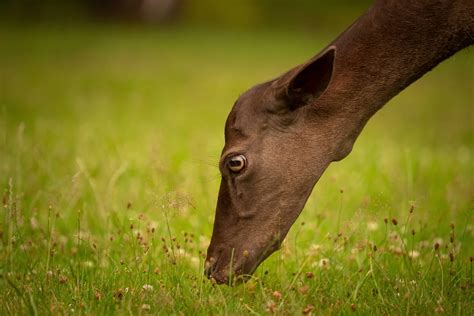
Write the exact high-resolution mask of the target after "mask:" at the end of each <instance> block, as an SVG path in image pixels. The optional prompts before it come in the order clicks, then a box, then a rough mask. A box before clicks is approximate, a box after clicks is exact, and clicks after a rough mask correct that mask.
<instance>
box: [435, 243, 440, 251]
mask: <svg viewBox="0 0 474 316" xmlns="http://www.w3.org/2000/svg"><path fill="white" fill-rule="evenodd" d="M434 249H435V250H438V249H439V243H437V242H436V243H435V244H434Z"/></svg>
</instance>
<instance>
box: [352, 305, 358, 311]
mask: <svg viewBox="0 0 474 316" xmlns="http://www.w3.org/2000/svg"><path fill="white" fill-rule="evenodd" d="M356 309H357V308H356V304H354V303H352V304H351V310H352V311H353V312H355V311H356Z"/></svg>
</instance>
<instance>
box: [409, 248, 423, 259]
mask: <svg viewBox="0 0 474 316" xmlns="http://www.w3.org/2000/svg"><path fill="white" fill-rule="evenodd" d="M419 256H420V253H419V252H418V251H416V250H412V251H410V252H409V253H408V257H410V258H412V259H416V258H418V257H419Z"/></svg>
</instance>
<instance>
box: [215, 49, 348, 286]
mask: <svg viewBox="0 0 474 316" xmlns="http://www.w3.org/2000/svg"><path fill="white" fill-rule="evenodd" d="M335 60H336V48H335V47H330V48H328V49H326V50H325V51H324V52H323V53H321V54H320V55H319V56H317V57H316V58H314V59H313V60H310V61H309V62H308V63H306V64H304V65H301V66H299V67H296V68H294V69H293V70H291V71H289V72H287V73H286V74H284V75H282V76H281V77H279V78H277V79H275V80H272V81H269V82H266V83H263V84H259V85H257V86H255V87H253V88H251V89H250V90H248V91H247V92H245V93H244V94H243V95H242V96H240V97H239V99H238V100H237V101H236V102H235V104H234V106H233V108H232V110H231V112H230V114H229V116H228V118H227V121H226V124H225V146H224V149H223V151H222V155H221V159H220V163H219V168H220V172H221V174H222V180H221V184H220V189H219V196H218V202H217V210H216V216H215V222H214V231H213V234H212V239H211V244H210V246H209V249H208V253H207V259H206V273H207V275H208V276H210V277H213V278H214V279H215V280H216V281H217V282H218V283H225V282H227V281H228V276H229V275H230V274H234V275H248V274H251V273H253V272H254V271H255V269H256V268H257V266H258V265H259V264H260V263H261V262H262V261H263V260H264V259H265V258H267V257H268V256H269V255H270V254H271V253H273V252H274V251H275V250H277V249H278V248H279V247H280V244H281V242H282V240H283V239H284V237H285V236H286V234H287V232H288V230H289V229H290V227H291V225H292V224H293V223H294V221H295V220H296V218H297V217H298V215H299V214H300V212H301V210H302V208H303V206H304V204H305V202H306V200H307V199H308V197H309V195H310V193H311V191H312V189H313V186H314V185H315V183H316V182H317V181H318V179H319V177H320V176H321V174H322V173H323V171H324V170H325V169H326V168H327V166H328V165H329V163H330V162H331V161H334V160H339V159H341V158H343V157H344V156H346V155H347V154H348V153H349V151H350V148H351V147H352V142H349V143H348V142H347V137H345V136H346V134H345V133H341V130H342V124H343V120H340V119H339V117H338V116H337V115H333V111H332V107H328V106H327V104H325V101H324V98H323V96H324V94H325V92H326V91H327V90H328V87H329V86H330V85H331V78H332V74H333V70H334V67H335ZM334 113H335V112H334ZM348 144H349V146H347V145H348Z"/></svg>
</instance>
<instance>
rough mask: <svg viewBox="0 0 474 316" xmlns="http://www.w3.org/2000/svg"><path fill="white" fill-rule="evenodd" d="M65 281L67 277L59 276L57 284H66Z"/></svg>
mask: <svg viewBox="0 0 474 316" xmlns="http://www.w3.org/2000/svg"><path fill="white" fill-rule="evenodd" d="M67 280H68V279H67V276H65V275H60V276H59V283H61V284H64V283H67Z"/></svg>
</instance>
